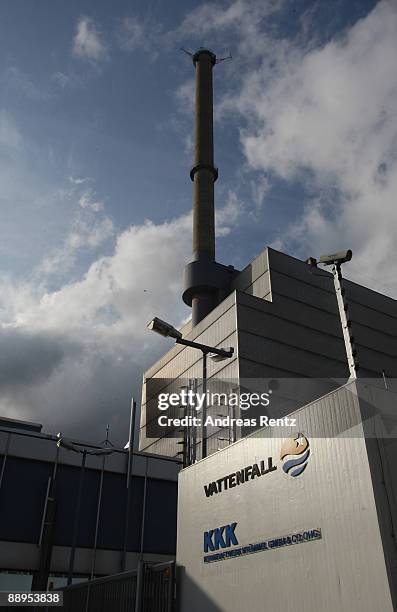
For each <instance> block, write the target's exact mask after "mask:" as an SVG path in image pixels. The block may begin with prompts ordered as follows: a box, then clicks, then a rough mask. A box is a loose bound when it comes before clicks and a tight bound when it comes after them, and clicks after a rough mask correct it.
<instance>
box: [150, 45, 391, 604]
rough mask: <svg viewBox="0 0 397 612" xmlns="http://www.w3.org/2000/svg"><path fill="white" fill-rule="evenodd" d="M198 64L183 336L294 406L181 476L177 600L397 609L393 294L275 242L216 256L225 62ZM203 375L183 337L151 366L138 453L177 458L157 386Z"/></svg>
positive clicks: (210, 449)
mask: <svg viewBox="0 0 397 612" xmlns="http://www.w3.org/2000/svg"><path fill="white" fill-rule="evenodd" d="M193 62H194V64H195V67H196V151H195V165H194V168H193V170H192V172H191V178H192V180H193V182H194V206H193V237H194V238H193V261H192V262H191V263H190V264H188V266H187V267H186V269H185V276H184V293H183V299H184V301H185V302H186V303H187V304H189V305H191V306H192V321H190V322H189V323H187V324H186V325H185V326H184V327H183V328H182V329H181V330H180V332H181V334H182V338H183V339H184V340H187V341H188V342H192V341H193V342H195V343H201V344H204V345H207V346H212V347H216V348H218V349H219V348H224V349H228V348H229V347H232V348H233V349H234V352H233V356H232V357H231V358H230V359H227V360H224V361H216V362H212V361H209V363H208V369H207V371H206V378H207V380H206V382H207V383H210V382H211V381H216V382H215V383H214V384H218V383H219V382H222V381H224V383H225V384H226V383H228V384H230V383H231V384H235V385H237V387H238V388H241V387H245V386H246V385H247V384H248V385H249V381H253V385H255V384H256V382H258V381H262V382H263V381H266V384H269V385H270V384H274V382H276V383H277V386H276V387H275V388H276V389H278V390H279V393H278V396H279V397H278V400H279V401H278V404H277V416H281V415H283V414H284V415H286V414H288V415H290V416H294V418H296V427H295V428H292V429H280V428H279V429H278V430H276V429H269V428H268V429H265V430H264V429H263V428H262V429H260V430H258V431H256V432H253V433H251V434H249V435H247V432H244V431H243V430H242V429H239V430H238V431H237V432H235V434H236V435H234V436H231V435H230V431H229V432H227V431H225V428H222V427H208V428H207V431H206V433H204V431H203V430H202V429H201V430H197V431H196V433H195V438H194V444H195V448H196V454H195V457H196V459H198V458H200V457H203V459H202V460H200V461H195V462H193V464H192V465H190V466H189V467H187V468H186V469H184V470H182V471H181V472H180V475H179V489H178V491H179V492H178V543H177V565H178V568H179V587H178V588H179V611H180V612H199V611H200V612H201V611H202V610H207V611H208V612H234V611H236V612H237V611H240V610H241V609H244V608H245V607H246V606H248V607H249V608H250V609H251V610H252V611H253V612H262V611H263V610H265V609H269V610H272V612H292V611H294V612H296V611H297V610H298V611H299V612H301V611H302V612H303V610H307V609H309V610H316V611H318V610H321V611H322V612H323V611H324V612H328V611H329V612H331V610H332V611H333V610H338V611H340V612H358V611H360V612H362V611H365V612H373V610H375V609H379V610H382V612H383V611H385V612H391V611H392V610H397V593H396V588H397V544H396V525H397V504H396V500H397V480H396V476H395V471H394V470H393V465H394V464H395V462H396V459H397V443H396V442H397V440H396V438H397V428H396V423H395V416H394V407H395V398H396V397H397V396H396V392H397V386H396V383H395V378H396V376H397V302H396V301H395V300H393V299H391V298H389V297H387V296H385V295H381V294H379V293H377V292H375V291H372V290H371V289H368V288H366V287H363V286H361V285H358V284H356V283H353V282H349V281H344V286H343V288H340V287H339V289H342V290H341V291H339V289H338V291H339V294H338V293H337V292H336V291H335V289H336V288H337V285H336V281H335V285H334V282H333V281H334V278H335V275H333V274H331V273H329V272H327V271H326V270H324V269H322V268H319V267H317V265H313V262H310V263H307V262H305V261H300V260H297V259H295V258H293V257H290V256H288V255H286V254H284V253H280V252H278V251H276V250H274V249H271V248H265V249H264V250H263V252H262V253H260V254H259V255H258V257H256V258H255V259H254V260H253V261H252V262H250V263H249V264H248V265H247V266H246V268H244V269H243V270H241V271H237V270H235V269H234V268H232V267H230V266H222V265H220V264H218V263H216V261H215V243H214V238H213V236H214V232H213V218H214V215H213V210H214V199H213V194H214V189H213V187H214V182H215V180H216V179H217V177H218V171H217V169H216V168H215V166H214V162H213V140H212V69H213V66H214V65H215V64H216V57H215V56H214V55H213V54H212V53H211V52H209V51H207V50H205V49H200V50H199V51H198V52H197V53H196V54H195V55H194V56H193ZM307 255H308V256H312V255H318V254H316V253H308V254H307ZM335 269H336V270H337V267H336V268H335ZM339 271H340V270H339ZM342 297H343V299H342ZM341 299H342V306H341ZM153 314H158V315H160V316H161V313H153ZM174 337H175V336H174ZM350 357H351V358H352V359H353V360H354V363H353V364H352V363H351V361H348V360H349V359H350ZM357 372H358V377H357V375H356V374H357ZM195 380H196V381H198V385H199V386H200V385H202V384H203V380H202V356H201V353H200V351H197V350H196V349H194V348H190V347H188V346H183V345H182V344H180V343H178V340H177V343H176V344H175V346H173V347H172V348H171V350H169V351H167V352H166V353H165V355H164V356H163V357H161V358H160V359H159V360H158V361H157V363H155V364H154V365H153V366H152V367H151V368H150V369H149V370H148V371H147V372H146V373H145V376H144V382H143V390H142V410H141V426H140V449H141V450H145V451H149V452H152V453H161V454H162V455H169V456H176V455H177V454H178V453H180V445H179V444H178V442H179V443H180V441H181V440H180V439H179V440H178V438H177V437H175V432H170V431H166V433H165V434H164V435H153V433H152V431H151V422H152V420H153V418H155V416H154V415H156V409H155V407H156V402H157V396H158V393H159V390H161V391H162V392H166V391H167V390H168V389H173V390H174V389H175V388H176V387H177V386H178V382H179V384H180V385H186V384H187V383H188V384H190V381H195ZM153 381H156V382H157V384H155V385H153V384H152V383H153ZM276 395H277V394H276ZM280 398H281V399H280ZM207 408H208V413H210V412H211V411H212V412H213V413H216V412H219V411H220V407H219V406H218V405H214V406H208V407H207ZM225 409H228V407H226V408H222V409H221V411H222V413H223V414H225V412H224V410H225ZM271 411H272V405H270V407H269V413H270V414H271ZM388 419H389V421H388ZM203 434H204V436H205V437H206V447H207V448H206V451H205V452H202V446H203V445H202V436H203ZM235 440H237V441H235ZM301 440H303V442H301ZM231 442H234V443H232V444H231ZM285 445H287V447H288V448H289V451H288V453H287V452H283V450H282V449H283V448H285ZM300 445H302V446H300ZM220 447H223V448H222V449H221V450H220V452H217V451H219V449H220ZM291 449H292V450H291ZM301 449H303V450H301ZM291 457H292V458H291ZM294 457H295V459H294ZM303 460H304V463H302V462H303ZM296 461H297V463H296ZM288 462H290V463H288ZM255 465H256V468H255V469H254V467H253V466H255ZM293 465H296V466H300V467H299V469H298V468H297V469H296V470H295V472H294V469H292V467H291V466H293ZM306 466H307V469H306ZM247 468H248V470H249V471H248V472H246V471H245V470H246V469H247ZM265 474H266V476H265ZM256 475H259V476H261V477H260V478H257V477H255V478H254V476H256ZM222 487H223V488H222ZM207 492H209V494H208V495H207ZM303 543H304V544H305V546H300V545H296V546H294V545H293V544H303ZM254 553H255V554H254ZM208 565H211V567H208Z"/></svg>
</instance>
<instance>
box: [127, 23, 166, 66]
mask: <svg viewBox="0 0 397 612" xmlns="http://www.w3.org/2000/svg"><path fill="white" fill-rule="evenodd" d="M116 38H117V42H118V45H119V47H120V49H122V50H123V51H128V52H131V51H135V50H137V49H143V50H144V51H145V52H146V53H148V54H149V57H150V58H151V59H152V60H154V59H156V58H157V57H158V50H159V39H161V40H163V36H162V27H161V26H160V24H157V23H154V22H153V21H151V20H149V19H145V20H142V19H140V18H139V17H137V16H136V15H134V16H132V15H130V16H127V17H124V19H122V20H121V21H120V23H119V26H118V29H117V32H116Z"/></svg>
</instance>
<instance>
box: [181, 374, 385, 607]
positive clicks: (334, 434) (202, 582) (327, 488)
mask: <svg viewBox="0 0 397 612" xmlns="http://www.w3.org/2000/svg"><path fill="white" fill-rule="evenodd" d="M297 416H298V424H297V425H298V431H302V432H303V433H304V434H305V435H307V436H308V438H309V443H310V453H311V454H310V456H309V459H308V462H307V467H306V469H305V470H304V472H303V473H302V474H301V475H299V476H298V477H296V478H293V477H291V476H290V474H287V473H284V471H283V470H282V461H281V459H280V449H281V446H282V443H283V439H282V438H280V437H279V435H278V434H277V433H274V430H272V432H268V435H267V437H264V436H263V434H262V433H261V434H259V433H258V434H256V435H253V436H249V437H247V438H245V439H243V440H240V441H239V442H237V443H235V444H234V445H231V446H229V447H228V448H227V449H224V450H222V451H221V452H219V453H217V454H215V455H212V456H211V457H208V458H207V459H204V460H203V461H200V462H199V463H197V464H195V465H193V466H191V467H189V468H187V469H185V470H183V471H182V472H181V473H180V476H179V501H178V541H177V564H178V566H179V571H180V576H181V593H180V598H181V603H180V612H202V610H206V612H240V611H241V610H244V609H249V610H250V611H251V612H263V611H264V610H271V612H297V611H299V612H301V611H303V610H305V611H313V612H319V611H320V610H321V612H335V610H337V611H338V612H374V610H382V612H392V610H393V606H392V602H391V597H390V588H389V582H388V576H387V571H386V565H385V559H384V553H383V546H382V539H381V533H380V529H379V524H378V515H377V507H376V503H375V497H374V492H373V485H372V479H371V470H370V465H369V461H368V454H367V449H366V441H365V439H364V437H363V432H362V427H361V425H360V424H359V421H360V408H359V402H358V400H357V395H356V393H355V386H354V384H353V386H349V387H348V388H346V387H344V388H342V389H340V390H338V391H335V392H333V393H331V394H329V395H328V396H327V397H325V398H323V399H321V400H319V401H317V402H314V403H312V404H311V405H309V406H307V407H305V408H304V409H302V410H300V411H299V413H298V415H297ZM347 428H348V429H347ZM285 433H286V434H287V432H285ZM311 434H312V435H311ZM324 434H326V435H327V437H325V438H324V437H320V436H322V435H324ZM287 435H288V434H287ZM275 436H277V437H275ZM268 457H272V460H273V465H274V466H276V469H275V470H274V471H272V472H270V473H268V474H265V475H262V476H261V477H260V478H259V477H257V478H255V479H249V480H248V481H247V482H245V483H244V484H241V485H240V486H235V487H233V488H229V489H228V490H226V491H222V492H220V493H217V494H213V495H212V496H210V497H207V496H206V494H205V490H204V486H205V485H207V484H208V483H209V482H211V481H217V479H220V478H222V477H224V476H226V475H228V474H232V473H233V472H235V471H236V470H241V469H242V468H244V467H245V466H249V465H252V464H253V463H255V462H257V463H259V462H260V461H261V460H265V461H267V458H268ZM235 522H236V523H237V525H236V528H235V535H236V537H237V538H238V545H239V546H245V545H249V544H255V543H258V542H263V541H269V540H272V539H274V538H280V537H282V536H288V535H290V534H296V533H300V532H305V531H307V530H309V531H310V530H312V529H321V535H322V538H321V539H318V540H316V541H312V542H305V543H300V544H297V545H285V546H277V547H274V548H268V549H267V550H262V551H260V552H257V553H255V554H246V555H244V556H241V557H235V558H226V559H224V560H220V561H218V562H213V563H204V561H203V558H204V556H205V552H204V548H203V536H204V532H206V531H209V530H213V529H215V528H217V527H220V526H223V525H228V524H233V523H235ZM233 547H234V548H236V546H235V545H234V544H232V545H231V546H230V547H229V548H233Z"/></svg>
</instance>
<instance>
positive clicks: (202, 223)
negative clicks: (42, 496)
mask: <svg viewBox="0 0 397 612" xmlns="http://www.w3.org/2000/svg"><path fill="white" fill-rule="evenodd" d="M216 62H217V59H216V56H215V55H214V54H213V53H212V52H211V51H208V50H206V49H199V50H198V51H197V52H196V53H195V54H194V55H193V63H194V65H195V67H196V122H195V160H194V166H193V169H192V170H191V173H190V176H191V179H192V181H193V260H192V262H191V263H189V264H188V265H187V266H186V268H185V271H184V292H183V300H184V301H185V302H186V303H187V304H189V305H191V306H192V319H191V321H190V322H189V323H187V325H185V326H184V328H183V329H181V330H180V331H181V333H182V335H183V338H184V339H186V340H189V341H194V342H199V343H203V344H207V345H211V346H214V347H217V348H228V347H233V349H234V354H233V357H232V358H231V359H229V360H227V361H223V362H220V363H213V362H209V364H208V371H207V379H208V380H209V381H210V380H211V379H223V380H225V381H226V380H228V381H236V382H237V383H241V381H243V380H249V379H259V378H260V379H263V378H266V379H272V378H275V379H284V378H305V379H312V380H314V379H322V381H323V382H322V384H321V385H317V386H316V385H313V384H311V385H310V388H309V390H307V391H306V396H305V397H304V398H302V401H300V402H295V403H294V402H292V403H288V402H287V401H286V402H284V407H283V408H280V410H281V411H283V412H285V413H286V412H288V411H289V412H291V411H292V410H293V409H294V408H296V406H297V405H302V404H303V403H305V401H304V400H306V401H308V400H312V399H314V398H315V397H319V396H320V395H322V394H323V393H324V392H326V391H328V390H330V389H332V388H335V387H337V386H339V385H340V384H341V383H342V382H345V381H346V380H347V379H348V378H349V375H350V372H349V367H348V364H347V360H346V345H345V341H344V335H343V330H342V326H341V317H340V311H339V308H338V301H337V297H336V293H335V287H334V283H333V275H332V274H331V273H329V272H327V271H326V270H325V269H319V268H317V267H316V266H313V265H309V264H308V263H306V262H303V261H300V260H297V259H295V258H293V257H290V256H288V255H286V254H284V253H280V252H278V251H276V250H274V249H271V248H265V249H264V250H263V251H262V253H260V254H259V255H258V256H257V257H256V258H255V259H254V260H253V261H252V262H250V263H249V264H248V265H247V266H246V267H245V268H244V269H243V270H242V271H238V270H235V269H234V268H233V267H232V266H224V265H221V264H219V263H217V262H216V261H215V231H214V183H215V181H216V179H217V178H218V170H217V168H216V167H215V166H214V150H213V148H214V147H213V119H212V70H213V67H214V66H215V65H216ZM310 255H317V254H312V253H308V256H310ZM344 289H345V304H347V305H348V307H349V320H350V322H351V329H352V330H353V334H354V344H355V349H356V351H357V354H358V361H359V367H360V376H362V377H365V378H379V379H382V380H383V381H384V380H385V378H387V379H389V387H390V386H391V385H393V382H392V380H391V379H393V377H396V376H397V342H396V339H397V303H396V301H395V300H393V299H391V298H389V297H386V296H384V295H381V294H379V293H377V292H375V291H372V290H370V289H368V288H366V287H363V286H361V285H358V284H356V283H352V282H349V281H345V282H344ZM156 314H159V315H160V316H161V313H156ZM201 377H202V366H201V355H200V353H198V352H197V351H196V350H194V349H192V348H189V347H185V346H181V345H176V346H174V347H173V348H172V349H171V350H170V351H168V352H167V353H166V354H165V355H164V356H163V357H162V358H161V359H160V360H159V361H158V362H157V363H156V364H154V365H153V366H152V367H151V368H150V369H149V370H148V371H147V372H146V373H145V376H144V382H143V391H142V409H141V426H140V449H141V450H145V451H148V452H154V453H157V452H158V453H160V454H165V455H171V456H175V455H176V454H177V453H178V452H179V451H180V446H179V445H178V443H177V440H176V439H175V438H174V437H172V435H171V436H170V435H169V433H168V434H167V435H166V436H165V437H160V436H159V437H153V435H150V436H148V435H147V424H148V419H151V414H152V411H151V410H149V406H150V402H151V400H152V399H153V398H151V396H150V393H151V392H150V391H149V394H148V390H147V382H148V381H151V380H152V379H153V378H158V379H168V380H169V381H170V380H175V379H181V380H183V381H184V382H186V381H188V380H189V379H200V378H201ZM156 388H158V387H156ZM165 390H166V388H164V391H165ZM217 409H218V408H217V407H214V410H217ZM209 410H211V407H209ZM219 437H224V435H223V433H222V431H219V430H217V429H215V430H213V429H209V430H208V431H207V438H208V443H207V447H208V448H207V449H206V453H205V454H207V453H211V452H214V451H216V450H217V449H218V448H219V440H218V438H219ZM200 445H201V441H200V436H198V437H197V452H196V456H197V457H200V456H202V453H201V448H200ZM222 445H223V444H222ZM222 445H221V446H222Z"/></svg>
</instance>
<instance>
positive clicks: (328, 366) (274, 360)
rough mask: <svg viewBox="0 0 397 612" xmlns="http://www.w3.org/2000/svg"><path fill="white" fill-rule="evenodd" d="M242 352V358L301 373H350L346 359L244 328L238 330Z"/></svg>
mask: <svg viewBox="0 0 397 612" xmlns="http://www.w3.org/2000/svg"><path fill="white" fill-rule="evenodd" d="M239 351H240V356H241V358H244V357H247V358H249V359H251V360H252V361H257V362H258V363H266V364H269V365H272V366H274V367H276V368H280V369H285V370H288V371H290V372H295V373H297V374H301V375H302V376H311V377H314V378H321V377H325V376H327V377H329V378H344V377H346V374H347V369H346V365H345V363H343V361H340V360H337V359H333V358H332V357H328V356H327V355H325V354H324V355H322V356H320V355H319V354H318V353H316V352H315V351H313V352H312V353H310V352H309V351H306V350H301V349H299V348H297V347H293V346H290V345H286V344H281V343H280V342H277V341H275V340H272V339H268V338H262V337H259V336H257V335H255V334H250V333H247V332H244V331H242V332H240V333H239Z"/></svg>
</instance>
